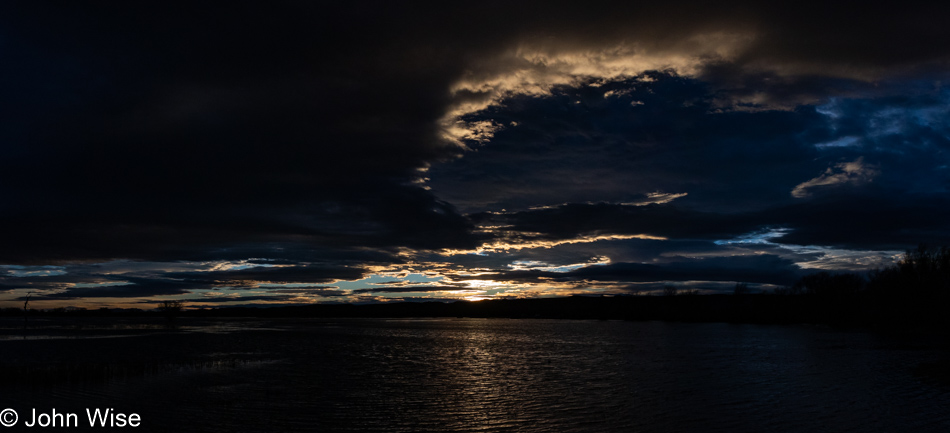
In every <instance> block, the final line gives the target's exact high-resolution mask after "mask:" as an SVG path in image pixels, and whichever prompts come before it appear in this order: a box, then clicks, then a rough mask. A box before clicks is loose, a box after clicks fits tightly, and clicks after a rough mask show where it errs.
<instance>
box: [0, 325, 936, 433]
mask: <svg viewBox="0 0 950 433" xmlns="http://www.w3.org/2000/svg"><path fill="white" fill-rule="evenodd" d="M97 329H98V328H97ZM107 331H109V332H105V331H103V330H101V329H99V331H95V330H90V329H89V328H88V327H87V328H86V329H84V330H83V331H76V332H60V333H58V334H57V333H53V334H56V337H57V338H55V339H32V340H30V339H27V340H16V339H7V340H3V341H0V354H2V355H0V356H2V359H3V360H2V361H0V362H2V363H3V364H0V365H2V366H3V371H4V372H5V373H6V374H5V375H4V376H6V377H5V380H4V381H3V385H0V408H5V407H10V408H14V409H16V410H17V411H18V412H20V418H21V421H23V420H24V418H25V417H28V415H29V413H30V409H31V408H34V407H35V408H37V409H38V410H40V411H44V410H47V411H48V410H49V409H50V408H54V407H55V408H56V409H57V411H59V412H70V411H71V412H76V413H79V414H80V416H79V418H80V421H81V422H80V425H81V426H82V425H84V424H85V423H86V421H85V413H84V409H85V408H87V407H89V408H97V407H98V408H115V410H117V411H120V412H125V413H130V412H136V413H138V414H140V415H141V417H142V426H141V427H139V428H137V429H135V430H134V431H143V430H144V431H189V432H191V431H195V432H258V431H261V432H263V431H266V432H277V431H319V432H331V431H341V432H342V431H347V432H364V431H378V432H425V431H466V432H470V431H474V432H502V431H504V432H509V431H525V432H637V431H642V432H707V431H708V432H730V433H735V432H762V431H780V432H816V431H836V432H839V431H840V432H845V431H854V432H862V433H866V432H895V431H897V432H900V431H907V432H930V431H933V432H945V431H950V386H948V385H947V384H945V383H942V382H940V381H939V380H934V379H931V378H930V377H928V376H927V375H920V374H919V371H920V368H918V367H919V366H920V365H936V366H938V368H943V367H947V366H950V363H947V359H948V354H947V353H946V351H945V349H943V350H941V349H937V348H933V347H932V345H921V344H908V342H907V341H906V340H891V339H888V338H886V337H881V336H877V335H874V334H869V333H862V332H853V331H837V330H833V329H828V328H821V327H806V326H761V325H730V324H684V323H663V322H648V323H638V322H613V321H557V320H508V319H431V320H380V319H365V320H363V319H351V320H300V319H292V320H267V321H261V320H227V321H207V322H194V323H182V326H181V327H180V328H179V329H178V330H175V331H169V330H165V329H161V328H160V327H159V328H154V327H149V326H129V327H126V328H122V329H121V330H118V331H116V330H115V329H110V330H107ZM88 335H94V336H96V337H102V336H103V335H110V336H123V337H125V338H85V337H86V336H88ZM25 430H30V431H36V430H43V429H40V428H38V427H36V428H33V429H25ZM77 430H81V429H79V428H74V429H71V430H68V431H77Z"/></svg>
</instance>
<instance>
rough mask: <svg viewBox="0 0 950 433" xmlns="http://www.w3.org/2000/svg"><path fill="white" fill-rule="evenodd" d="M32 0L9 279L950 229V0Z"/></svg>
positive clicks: (457, 268)
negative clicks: (428, 1) (564, 0)
mask: <svg viewBox="0 0 950 433" xmlns="http://www.w3.org/2000/svg"><path fill="white" fill-rule="evenodd" d="M451 3H452V4H448V3H447V4H446V5H444V6H442V7H440V8H437V9H431V8H423V7H422V6H421V5H412V6H410V5H400V4H397V2H378V3H370V2H342V3H339V4H336V5H334V6H332V7H330V6H327V5H324V4H320V3H319V2H255V3H245V2H234V3H222V2H182V3H180V4H177V5H176V4H172V3H171V2H167V1H161V2H40V1H25V2H4V3H3V4H2V5H0V53H2V54H3V59H4V67H3V68H2V69H0V77H2V80H3V84H2V86H3V87H2V88H3V95H2V97H0V110H2V117H0V119H2V121H0V194H2V195H0V197H2V200H0V307H22V305H23V301H24V298H25V296H26V295H27V294H28V293H32V297H31V302H30V306H31V307H35V308H52V307H62V306H78V307H86V308H99V307H103V306H106V307H135V308H146V309H147V308H153V307H154V306H155V304H156V303H158V302H159V301H162V300H169V299H177V300H183V301H185V302H186V303H187V305H188V306H190V307H199V306H205V307H214V306H227V305H246V304H261V305H263V304H269V305H287V304H303V303H318V302H332V303H341V302H360V303H363V302H379V301H398V300H423V299H426V300H431V299H437V300H454V299H470V300H475V299H487V298H496V297H538V296H565V295H569V294H591V295H596V294H637V293H651V292H653V291H659V290H660V289H661V288H662V287H663V286H664V285H669V284H672V285H676V286H677V287H679V288H681V289H699V290H700V291H701V292H702V293H715V292H717V291H722V292H731V290H732V287H733V286H734V285H735V284H736V282H745V283H748V284H749V287H750V288H752V289H753V290H754V291H759V290H770V289H773V288H776V287H781V286H784V285H788V284H791V283H794V281H795V280H796V279H798V278H799V277H801V276H802V275H805V274H807V273H811V272H815V271H818V270H830V271H859V272H863V271H865V270H868V269H873V268H875V267H880V266H883V265H887V264H890V263H892V261H893V260H894V258H895V257H897V256H899V255H900V254H901V253H902V252H903V251H904V250H906V249H908V248H912V247H915V246H916V245H917V244H919V243H928V244H931V245H948V244H950V191H948V189H950V87H948V84H950V81H948V78H950V68H948V60H950V26H948V25H947V24H946V19H947V17H948V16H950V6H948V4H946V3H941V2H929V3H930V6H928V7H926V8H923V7H915V8H912V7H910V6H907V5H905V4H903V3H901V4H899V6H893V5H892V6H887V5H881V6H873V7H871V6H869V5H871V4H872V3H856V4H857V5H858V6H854V5H840V4H839V3H837V2H821V3H816V5H817V6H812V5H810V4H808V3H800V2H794V3H788V4H787V5H786V6H784V7H776V6H774V5H771V4H769V2H761V1H755V2H736V1H722V2H707V3H701V4H700V3H698V2H670V1H664V2H649V3H641V2H616V3H609V2H584V3H575V4H561V3H553V2H510V1H506V2H476V3H458V2H451Z"/></svg>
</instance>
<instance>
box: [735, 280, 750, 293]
mask: <svg viewBox="0 0 950 433" xmlns="http://www.w3.org/2000/svg"><path fill="white" fill-rule="evenodd" d="M732 294H733V295H748V294H749V285H748V284H746V283H736V288H735V289H733V290H732Z"/></svg>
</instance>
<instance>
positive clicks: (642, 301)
mask: <svg viewBox="0 0 950 433" xmlns="http://www.w3.org/2000/svg"><path fill="white" fill-rule="evenodd" d="M4 313H6V314H5V315H6V316H8V317H10V316H15V315H20V316H22V314H23V312H22V311H19V310H12V309H11V310H5V311H4ZM50 316H52V317H84V316H86V317H93V316H114V317H137V316H154V317H162V316H165V317H172V315H170V314H168V313H167V312H161V311H135V310H121V311H115V310H48V311H31V312H30V317H36V318H41V317H50ZM174 316H177V317H194V318H201V317H209V318H210V317H266V318H277V317H312V318H408V317H473V318H545V319H603V320H608V319H615V320H616V319H619V320H670V321H688V322H734V323H824V324H857V325H874V324H881V325H922V326H929V325H934V326H936V325H948V324H950V320H948V319H950V315H947V314H945V313H944V310H943V308H942V305H941V304H938V303H929V304H920V303H918V302H911V300H909V299H906V298H900V297H880V296H874V295H873V294H870V293H859V294H853V295H849V296H830V295H817V294H816V295H809V294H802V295H777V294H740V295H724V294H723V295H695V294H688V295H676V296H603V297H591V296H572V297H566V298H534V299H500V300H485V301H475V302H468V301H457V302H451V303H446V302H398V303H381V304H363V305H353V304H316V305H305V306H284V307H270V308H265V307H222V308H214V309H193V310H182V311H180V312H176V313H175V314H174Z"/></svg>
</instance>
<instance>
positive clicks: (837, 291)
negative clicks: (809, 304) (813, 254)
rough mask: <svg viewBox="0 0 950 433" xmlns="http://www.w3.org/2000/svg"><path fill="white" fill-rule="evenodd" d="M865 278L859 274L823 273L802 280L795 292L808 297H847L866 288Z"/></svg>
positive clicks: (794, 289)
mask: <svg viewBox="0 0 950 433" xmlns="http://www.w3.org/2000/svg"><path fill="white" fill-rule="evenodd" d="M864 284H865V283H864V278H862V277H861V276H860V275H857V274H850V273H845V274H832V273H830V272H827V271H822V272H818V273H814V274H810V275H806V276H804V277H802V278H801V280H799V281H798V282H797V283H795V286H793V292H795V293H804V294H806V295H819V296H835V297H846V296H850V295H854V294H856V293H858V292H860V291H861V290H862V289H863V288H864Z"/></svg>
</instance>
